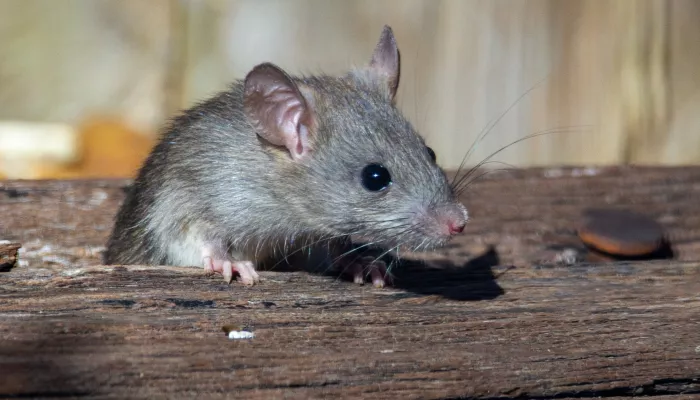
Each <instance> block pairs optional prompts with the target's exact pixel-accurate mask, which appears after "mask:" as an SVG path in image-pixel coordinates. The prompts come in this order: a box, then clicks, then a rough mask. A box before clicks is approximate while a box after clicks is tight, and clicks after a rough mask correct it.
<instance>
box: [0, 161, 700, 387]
mask: <svg viewBox="0 0 700 400" xmlns="http://www.w3.org/2000/svg"><path fill="white" fill-rule="evenodd" d="M123 184H124V182H121V181H101V182H98V181H90V182H4V183H0V216H2V218H1V219H0V223H2V225H1V226H0V239H6V240H12V241H18V242H21V243H22V244H23V248H22V250H21V253H20V254H21V259H20V263H19V266H18V267H16V268H14V269H13V270H12V271H10V272H4V273H1V274H0V335H1V336H0V337H2V340H1V341H0V377H1V379H0V398H7V397H22V398H33V397H36V398H50V397H83V396H84V397H90V398H192V397H196V396H199V397H204V398H226V397H227V398H250V399H269V398H323V397H335V398H387V399H391V398H480V399H515V398H524V399H535V398H537V399H543V398H544V399H547V398H594V397H604V398H618V399H622V398H628V397H632V396H634V395H637V396H644V395H647V396H651V395H653V396H656V397H655V398H660V399H679V398H697V396H698V395H699V394H700V204H699V203H698V201H697V199H698V198H700V168H673V169H655V168H654V169H651V168H650V169H645V168H638V169H632V168H623V169H616V168H610V169H599V170H595V169H546V170H545V169H536V170H535V169H533V170H523V171H512V172H509V173H505V174H501V175H499V176H495V177H494V178H492V179H487V180H484V181H481V182H478V183H475V184H474V185H472V187H471V188H472V189H471V190H470V191H469V192H468V195H467V197H466V198H465V202H466V203H467V205H468V207H469V208H470V212H471V216H472V221H471V222H470V224H469V225H468V228H467V230H466V234H465V235H464V236H462V237H460V238H459V239H458V240H456V241H455V242H454V243H453V244H452V245H451V246H449V247H448V248H447V249H445V250H444V251H443V252H440V253H435V254H432V255H425V256H424V257H423V259H422V260H420V261H419V260H418V259H413V260H407V261H406V262H405V264H404V265H402V266H401V267H400V268H398V269H397V270H396V274H397V287H396V288H391V289H375V288H372V287H370V286H364V287H362V286H356V285H354V284H352V283H349V282H344V281H340V280H337V279H335V278H333V277H329V276H321V275H314V274H310V273H306V272H281V271H271V272H263V277H264V278H265V281H264V282H263V283H262V284H261V285H258V286H255V287H252V288H245V287H242V286H240V285H238V284H236V283H234V284H232V285H231V286H228V285H226V284H224V282H223V280H221V279H220V278H218V277H207V276H204V275H203V274H202V273H201V272H200V271H199V270H197V269H192V268H172V267H150V268H146V267H137V266H127V267H106V266H100V265H99V251H100V246H101V245H102V244H103V243H104V240H105V238H106V235H107V234H108V232H109V229H110V224H111V218H112V216H113V215H114V212H115V210H116V207H117V206H118V204H119V201H120V200H121V198H122V196H123V193H122V186H123ZM601 205H625V206H628V207H629V208H631V209H634V210H638V211H642V212H645V213H646V214H648V215H651V216H654V217H655V218H657V220H658V221H659V222H661V223H662V224H663V226H664V228H665V229H667V231H668V233H669V237H670V239H671V242H672V246H673V250H674V253H675V259H674V260H670V261H653V262H621V263H615V264H587V263H576V264H573V265H566V264H562V263H558V264H557V263H555V262H554V261H555V260H556V259H557V258H561V256H562V249H567V248H569V249H576V248H577V246H578V242H577V241H576V238H575V235H574V231H573V228H574V227H575V224H576V222H577V221H578V218H579V215H580V212H581V211H582V210H583V209H584V208H585V207H590V206H601ZM581 254H583V253H581ZM226 324H239V325H249V326H251V327H252V328H253V329H254V332H255V335H256V337H255V338H254V339H252V340H242V341H232V340H229V339H227V338H226V337H225V335H224V334H223V332H222V331H221V327H222V326H223V325H226Z"/></svg>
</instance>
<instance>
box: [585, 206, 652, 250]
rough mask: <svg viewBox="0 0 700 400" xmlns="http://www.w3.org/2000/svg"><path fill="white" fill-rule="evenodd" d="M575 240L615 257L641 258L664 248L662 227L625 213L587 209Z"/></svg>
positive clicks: (626, 211) (648, 219) (616, 210)
mask: <svg viewBox="0 0 700 400" xmlns="http://www.w3.org/2000/svg"><path fill="white" fill-rule="evenodd" d="M578 236H579V237H580V238H581V240H582V241H583V242H584V243H585V244H586V245H588V246H590V247H593V248H595V249H597V250H600V251H603V252H605V253H608V254H612V255H617V256H627V257H635V256H643V255H647V254H650V253H653V252H655V251H656V250H658V249H659V248H660V247H661V245H662V244H663V240H664V233H663V229H662V228H661V225H659V224H658V223H657V222H656V221H654V220H653V219H651V218H649V217H647V216H645V215H642V214H639V213H636V212H632V211H628V210H620V209H589V210H586V211H584V219H583V223H582V224H581V227H580V228H579V230H578Z"/></svg>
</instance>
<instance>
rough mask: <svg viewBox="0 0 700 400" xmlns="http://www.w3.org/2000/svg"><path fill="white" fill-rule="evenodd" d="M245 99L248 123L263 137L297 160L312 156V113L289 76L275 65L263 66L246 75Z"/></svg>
mask: <svg viewBox="0 0 700 400" xmlns="http://www.w3.org/2000/svg"><path fill="white" fill-rule="evenodd" d="M243 97H244V98H243V105H244V109H245V113H246V116H247V117H248V121H250V123H251V124H252V125H253V128H254V129H255V131H256V132H257V134H258V135H260V137H262V138H263V139H265V140H267V141H268V142H270V143H272V144H274V145H277V146H285V147H286V148H287V150H289V154H290V155H291V157H292V159H294V160H299V159H301V158H303V157H305V156H306V155H307V154H308V153H309V151H310V141H309V134H310V130H311V129H312V124H313V120H314V119H313V115H312V111H311V108H310V107H309V104H308V101H307V99H305V98H304V96H303V95H302V93H301V91H300V90H299V88H298V87H297V85H296V84H295V83H294V81H293V80H292V78H290V77H289V75H287V74H286V73H285V72H284V71H282V70H281V69H280V68H279V67H277V66H276V65H274V64H270V63H264V64H260V65H258V66H256V67H255V68H253V69H252V70H251V71H250V72H249V73H248V75H246V77H245V83H244V96H243Z"/></svg>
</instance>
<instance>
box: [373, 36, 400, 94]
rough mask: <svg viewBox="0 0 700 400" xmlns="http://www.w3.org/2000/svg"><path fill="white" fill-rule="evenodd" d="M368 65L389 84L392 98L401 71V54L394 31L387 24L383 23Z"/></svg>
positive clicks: (397, 86) (397, 85)
mask: <svg viewBox="0 0 700 400" xmlns="http://www.w3.org/2000/svg"><path fill="white" fill-rule="evenodd" d="M369 67H370V69H371V70H372V72H373V73H374V74H377V75H379V76H381V78H383V79H384V80H386V82H387V84H388V85H389V94H390V95H391V98H392V99H393V98H394V96H396V90H397V89H398V88H399V75H400V72H401V56H400V54H399V47H398V45H397V44H396V38H395V37H394V32H393V31H392V30H391V27H390V26H389V25H384V29H383V30H382V35H381V36H380V37H379V43H377V46H376V47H375V48H374V53H372V60H371V61H370V62H369Z"/></svg>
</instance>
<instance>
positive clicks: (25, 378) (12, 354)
mask: <svg viewBox="0 0 700 400" xmlns="http://www.w3.org/2000/svg"><path fill="white" fill-rule="evenodd" d="M37 328H38V329H39V330H40V333H39V334H37V332H36V331H34V332H32V330H36V329H37ZM61 329H62V328H61V327H60V326H59V323H57V322H56V320H53V321H40V320H37V319H35V318H34V319H33V320H32V321H31V322H30V321H24V328H23V329H19V328H18V329H17V330H16V332H27V331H29V334H28V335H27V336H29V337H36V338H42V339H34V340H27V339H15V340H5V341H3V342H2V343H0V354H2V355H3V356H2V357H0V398H3V399H14V398H17V399H23V398H26V399H33V398H79V397H89V396H90V395H93V394H94V393H90V389H88V387H90V386H92V387H99V384H96V385H94V386H93V385H91V383H90V382H89V380H88V378H87V377H85V376H83V374H81V373H80V372H79V371H75V370H73V369H72V367H71V366H72V365H73V364H74V363H77V361H76V360H77V358H76V359H73V358H72V356H71V355H70V354H71V353H73V351H72V349H79V348H81V347H82V346H83V345H85V346H87V345H88V344H87V343H83V340H84V339H83V338H82V337H80V336H78V337H77V338H76V337H75V335H64V334H61V333H58V332H60V330H61ZM14 336H17V337H20V338H21V337H22V335H19V334H17V335H14ZM91 344H92V343H91Z"/></svg>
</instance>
